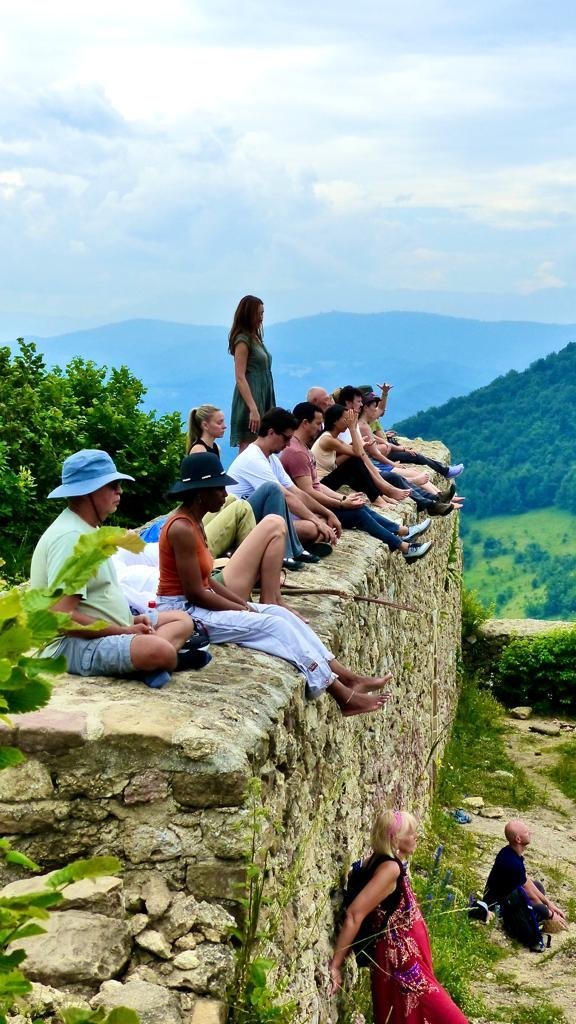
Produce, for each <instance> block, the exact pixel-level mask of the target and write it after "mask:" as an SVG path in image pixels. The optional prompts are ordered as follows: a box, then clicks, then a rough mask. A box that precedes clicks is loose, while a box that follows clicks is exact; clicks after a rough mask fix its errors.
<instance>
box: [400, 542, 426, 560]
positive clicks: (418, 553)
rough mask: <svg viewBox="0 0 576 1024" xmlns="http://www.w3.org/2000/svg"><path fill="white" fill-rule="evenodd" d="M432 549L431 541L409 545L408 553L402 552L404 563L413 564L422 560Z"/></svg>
mask: <svg viewBox="0 0 576 1024" xmlns="http://www.w3.org/2000/svg"><path fill="white" fill-rule="evenodd" d="M431 547H432V541H431V540H427V541H425V543H424V544H410V545H409V546H408V551H403V552H402V554H403V555H404V561H405V562H415V561H416V560H417V559H418V558H424V555H427V554H428V552H429V551H430V548H431Z"/></svg>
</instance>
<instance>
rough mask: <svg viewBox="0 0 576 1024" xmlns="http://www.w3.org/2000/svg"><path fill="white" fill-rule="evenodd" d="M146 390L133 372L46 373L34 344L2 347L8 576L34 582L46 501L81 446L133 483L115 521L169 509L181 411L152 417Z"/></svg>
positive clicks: (0, 447) (79, 364) (78, 364)
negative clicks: (33, 560)
mask: <svg viewBox="0 0 576 1024" xmlns="http://www.w3.org/2000/svg"><path fill="white" fill-rule="evenodd" d="M145 394H146V389H145V388H144V386H143V384H142V383H141V382H140V381H139V380H138V379H137V378H136V377H134V376H133V374H132V373H131V372H130V371H129V370H128V369H127V368H126V367H125V366H121V367H120V368H119V369H112V370H108V369H107V368H106V367H102V366H97V365H96V363H94V362H92V361H90V360H89V361H85V360H83V359H79V358H76V359H73V360H72V361H71V362H70V363H69V364H68V366H67V367H66V368H65V369H64V370H63V369H61V368H59V367H54V368H52V369H48V368H47V367H46V364H45V362H44V359H43V357H42V355H40V353H39V352H38V351H37V349H36V346H35V345H34V344H32V343H27V342H24V341H23V340H22V339H19V350H18V352H17V353H16V354H14V353H12V352H11V350H10V349H9V348H8V347H2V348H0V438H1V440H0V476H1V478H2V489H1V492H0V522H1V523H2V535H3V545H2V554H3V557H4V559H5V562H6V575H7V576H8V578H9V579H10V580H12V581H17V580H21V579H25V578H26V577H27V575H28V568H29V563H30V556H31V553H32V549H33V547H34V544H35V543H36V541H37V539H38V537H39V536H40V534H41V533H42V532H43V530H44V529H45V528H46V527H47V526H48V524H49V523H50V522H51V520H52V519H53V517H54V503H53V502H52V501H48V500H47V499H46V495H47V494H48V493H49V492H50V491H51V490H52V488H53V487H55V486H56V485H57V483H58V481H59V479H60V471H61V466H62V462H63V461H64V459H65V458H66V457H67V456H68V455H70V454H71V453H72V452H74V451H77V450H78V449H80V448H104V449H105V450H106V451H108V452H109V453H110V455H111V456H112V458H113V459H114V460H115V461H116V462H117V464H118V468H119V469H121V470H122V471H123V472H127V473H130V475H131V476H134V477H135V479H136V483H134V484H130V485H129V487H128V488H127V489H126V493H125V495H124V498H123V501H122V505H121V509H120V512H119V513H118V516H117V521H118V523H119V524H120V525H132V526H134V525H138V524H140V523H144V522H146V521H147V520H148V519H151V518H153V517H154V516H155V515H158V514H159V513H160V512H162V511H163V510H164V508H165V502H164V500H163V495H164V492H165V491H166V489H167V488H168V487H169V485H170V484H171V483H172V481H173V479H174V477H175V476H176V475H177V471H178V466H179V464H180V460H181V458H182V455H183V438H182V424H181V420H180V414H179V413H176V412H175V413H170V414H169V415H166V416H161V417H157V416H156V414H155V413H154V412H145V411H144V410H143V409H142V408H141V405H142V400H143V398H144V396H145Z"/></svg>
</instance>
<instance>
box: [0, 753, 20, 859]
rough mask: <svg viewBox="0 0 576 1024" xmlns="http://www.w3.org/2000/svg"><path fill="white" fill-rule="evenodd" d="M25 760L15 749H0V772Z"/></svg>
mask: <svg viewBox="0 0 576 1024" xmlns="http://www.w3.org/2000/svg"><path fill="white" fill-rule="evenodd" d="M25 760H26V758H25V757H24V754H23V753H22V751H21V750H17V749H16V747H0V771H2V769H3V768H13V767H14V765H16V764H22V761H25ZM6 859H8V858H6ZM13 863H14V862H13Z"/></svg>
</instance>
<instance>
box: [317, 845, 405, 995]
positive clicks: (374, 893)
mask: <svg viewBox="0 0 576 1024" xmlns="http://www.w3.org/2000/svg"><path fill="white" fill-rule="evenodd" d="M399 875H400V867H399V866H398V864H397V863H396V861H392V860H388V861H385V862H384V864H379V865H378V867H377V868H376V870H375V872H374V874H373V876H372V878H371V879H370V881H369V882H368V884H367V885H365V886H364V888H363V889H362V891H361V892H359V893H358V896H357V897H356V899H355V900H354V902H353V903H351V904H350V906H349V907H348V910H347V911H346V917H345V919H344V924H343V925H342V928H341V929H340V934H339V936H338V938H337V940H336V946H335V948H334V955H333V957H332V959H331V961H330V977H331V980H332V989H331V991H332V992H336V991H337V990H338V989H339V988H340V986H341V984H342V975H341V967H342V964H343V963H344V961H345V959H346V957H347V956H348V953H349V952H350V947H351V945H352V943H353V942H354V939H355V938H356V936H357V934H358V931H359V929H360V925H361V924H362V922H363V920H364V918H365V917H367V915H368V914H369V913H371V911H372V910H374V909H375V908H376V907H377V906H378V904H379V903H381V902H382V900H384V899H386V897H387V896H390V894H391V893H393V892H394V890H395V888H396V884H397V882H398V878H399Z"/></svg>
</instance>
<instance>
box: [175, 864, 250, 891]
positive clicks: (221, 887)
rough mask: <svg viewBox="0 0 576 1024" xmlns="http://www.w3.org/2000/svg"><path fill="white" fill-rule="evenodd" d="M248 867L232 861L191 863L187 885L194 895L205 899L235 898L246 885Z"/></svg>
mask: <svg viewBox="0 0 576 1024" xmlns="http://www.w3.org/2000/svg"><path fill="white" fill-rule="evenodd" d="M245 876H246V868H245V867H244V866H243V865H242V864H234V863H231V862H230V861H228V862H226V861H222V860H212V861H204V862H202V863H200V864H191V865H190V867H189V868H188V870H187V872H186V886H187V888H188V889H189V891H190V892H191V893H193V894H194V896H197V897H199V898H201V899H202V898H205V899H223V900H235V899H238V896H239V894H240V892H241V890H242V886H243V885H244V879H245Z"/></svg>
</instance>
